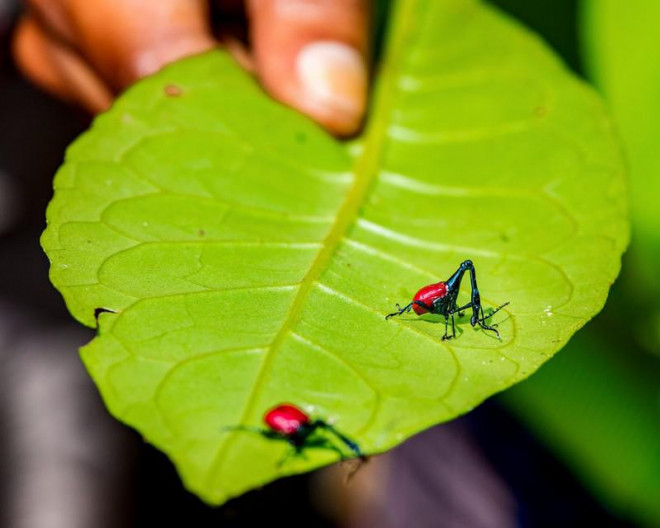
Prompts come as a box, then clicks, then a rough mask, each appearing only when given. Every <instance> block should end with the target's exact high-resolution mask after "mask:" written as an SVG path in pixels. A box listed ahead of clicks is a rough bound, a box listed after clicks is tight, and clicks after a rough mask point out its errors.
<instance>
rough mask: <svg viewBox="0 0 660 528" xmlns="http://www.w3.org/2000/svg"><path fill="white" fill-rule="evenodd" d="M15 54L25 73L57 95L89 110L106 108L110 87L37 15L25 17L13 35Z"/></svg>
mask: <svg viewBox="0 0 660 528" xmlns="http://www.w3.org/2000/svg"><path fill="white" fill-rule="evenodd" d="M13 48H14V56H15V57H16V63H17V64H18V66H19V67H20V68H21V70H22V71H23V73H24V74H25V75H26V76H27V77H28V78H30V79H31V80H32V81H33V82H34V83H35V84H37V85H38V86H41V87H42V88H44V89H45V90H46V91H48V92H50V93H52V94H54V95H56V96H57V97H59V98H61V99H65V100H69V101H73V102H76V103H77V104H80V105H81V106H83V107H84V108H86V109H87V110H89V111H90V112H93V113H96V112H100V111H102V110H105V109H106V108H107V107H108V106H109V105H110V103H111V101H112V94H111V92H110V89H109V88H108V87H107V86H106V85H105V83H104V82H103V81H102V80H101V78H100V77H99V76H98V75H96V73H95V72H94V71H93V70H92V69H91V68H90V67H89V66H88V65H87V64H86V63H85V62H84V61H83V59H82V58H81V57H80V56H78V55H77V54H76V53H75V52H74V51H72V50H71V49H69V48H68V47H66V46H65V45H64V44H62V43H61V42H58V41H57V40H55V39H54V38H52V37H51V36H50V35H49V34H47V33H46V32H45V31H44V30H43V29H42V28H41V26H40V25H39V24H38V23H37V21H36V20H35V18H34V17H31V16H26V17H24V18H23V19H22V20H21V22H20V23H19V25H18V28H17V30H16V33H15V37H14V43H13Z"/></svg>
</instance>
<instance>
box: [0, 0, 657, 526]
mask: <svg viewBox="0 0 660 528" xmlns="http://www.w3.org/2000/svg"><path fill="white" fill-rule="evenodd" d="M494 3H495V4H497V5H499V6H500V7H501V8H503V9H504V10H506V11H508V12H509V13H511V14H512V15H513V16H515V17H516V18H518V19H520V20H521V21H523V22H524V23H526V24H527V25H528V26H530V27H531V28H533V29H534V30H536V31H537V32H539V33H540V34H541V35H543V37H544V38H545V39H546V40H547V41H548V42H549V43H550V45H551V46H552V47H553V48H554V49H555V50H556V51H557V52H558V53H559V54H560V55H561V56H562V57H563V58H564V60H565V61H566V62H567V64H568V65H569V66H570V67H571V68H572V69H573V70H574V71H576V72H577V73H578V74H581V75H582V74H584V72H585V66H584V62H583V57H582V55H581V53H580V40H579V38H578V35H579V34H578V25H579V18H578V15H579V12H578V9H579V7H580V6H579V5H578V2H577V1H571V0H537V1H536V2H528V1H525V0H497V1H496V2H494ZM15 9H16V6H15V5H13V3H11V2H8V1H6V0H0V35H1V37H0V38H1V39H2V42H1V46H2V47H1V49H0V361H2V369H1V370H0V398H1V399H2V402H1V405H0V471H1V473H0V474H1V475H2V476H3V478H2V480H1V481H0V526H7V527H30V528H41V527H47V528H56V527H60V526H62V527H67V528H75V527H90V526H94V527H98V528H102V527H105V526H107V527H124V526H126V527H132V526H135V527H143V526H152V525H158V524H166V525H186V526H227V527H247V526H257V525H262V524H264V523H268V522H270V523H273V522H281V521H285V522H286V524H287V525H288V526H290V527H295V526H312V527H317V526H318V527H333V526H336V527H339V526H348V527H354V528H367V527H378V528H399V527H403V526H406V527H408V526H415V527H419V528H425V527H477V528H480V527H506V526H512V527H513V526H521V527H536V526H539V527H545V526H548V527H549V526H553V527H555V526H585V525H587V524H589V525H591V524H593V525H596V526H601V527H602V526H637V525H647V526H651V525H654V524H655V523H656V522H658V525H660V517H659V516H658V511H657V508H656V509H655V513H654V511H653V510H654V507H653V504H652V503H653V493H654V488H653V486H657V484H658V478H660V476H659V475H660V471H657V470H659V469H660V467H659V465H658V460H659V456H660V455H659V453H658V446H657V444H658V439H659V438H660V437H659V436H658V435H657V432H658V412H657V406H658V398H657V396H658V394H657V392H658V391H657V380H658V370H659V369H658V362H657V356H654V355H653V354H649V353H648V351H646V350H645V346H644V344H643V343H642V344H640V343H638V341H637V340H636V337H635V334H634V332H633V331H632V330H631V329H627V328H626V322H625V320H622V314H625V313H626V312H627V307H628V303H629V302H631V298H633V299H634V292H633V290H634V288H637V287H638V284H637V283H636V279H635V277H634V275H632V276H631V275H630V274H631V273H632V272H628V270H627V268H624V277H623V278H622V279H621V280H620V281H619V283H617V285H615V289H614V291H613V293H612V295H611V300H610V303H609V304H608V308H606V310H605V311H604V313H603V314H601V315H600V316H598V317H597V318H596V319H595V320H594V321H593V322H592V323H590V324H589V325H588V327H587V328H586V329H585V330H583V331H582V332H581V333H580V334H579V335H578V337H577V338H576V339H574V340H573V341H572V342H571V344H570V345H569V346H568V347H567V349H566V350H564V351H562V352H560V353H559V354H558V356H557V357H556V358H555V359H553V360H552V361H550V362H549V363H548V365H546V366H544V367H543V368H542V369H541V370H540V371H539V373H537V374H536V375H534V376H533V377H532V379H530V380H529V381H526V382H524V383H522V384H521V385H520V386H519V387H516V388H514V389H513V390H510V391H508V392H507V393H506V394H505V395H504V397H503V398H495V399H492V400H491V401H489V402H487V403H485V404H483V405H482V406H480V407H479V408H477V409H476V410H474V411H473V412H471V413H470V414H469V415H467V416H464V417H462V418H460V419H458V420H455V421H454V422H452V423H450V424H446V425H442V426H439V427H436V428H434V429H431V430H429V431H427V432H425V433H423V434H421V435H418V436H417V437H415V438H413V439H411V440H409V441H408V442H406V443H405V444H404V445H402V446H400V447H399V448H397V449H394V450H393V451H391V452H390V453H388V454H386V455H383V456H381V457H376V458H375V459H373V460H372V461H371V462H370V463H369V464H368V465H367V467H366V468H365V469H364V470H362V471H361V472H360V473H359V474H358V475H357V476H356V478H355V479H354V481H353V482H352V484H351V485H350V486H348V487H346V486H344V485H343V484H342V481H343V477H342V470H341V468H336V467H335V468H329V469H326V470H323V471H319V472H316V473H314V474H311V475H302V476H298V477H293V478H288V479H283V480H280V481H278V482H275V483H273V484H271V485H268V486H266V487H265V488H263V489H261V490H256V491H253V492H250V493H248V494H246V495H245V496H243V497H241V498H238V499H235V500H233V501H231V502H229V503H228V504H227V505H225V506H223V507H221V508H210V507H208V506H206V505H204V504H203V503H201V502H200V501H199V500H198V499H197V498H196V497H194V496H192V495H190V494H189V493H187V492H186V491H185V490H184V489H183V488H182V486H181V483H180V481H179V479H178V477H177V475H176V473H175V471H174V468H173V467H172V465H171V464H170V462H169V461H168V460H167V458H166V457H165V456H164V455H162V454H161V453H159V452H158V451H156V450H155V449H153V448H152V447H150V446H148V445H146V444H145V443H143V442H142V441H141V439H140V437H139V435H138V434H136V433H135V432H134V431H132V430H130V429H128V428H126V427H124V426H123V425H121V424H119V423H117V422H116V421H114V420H113V419H112V418H110V417H109V415H108V414H107V412H106V411H105V409H104V408H103V406H102V403H101V402H100V399H99V397H98V395H97V393H96V390H95V388H94V386H93V384H92V383H91V381H90V380H89V378H88V377H87V375H86V373H85V372H84V369H83V367H82V364H81V363H80V361H79V359H78V356H77V353H76V350H77V348H78V347H79V346H80V345H82V344H84V343H85V342H87V341H88V340H90V339H91V338H92V336H93V332H92V331H90V330H88V329H84V328H82V327H80V326H79V325H77V324H76V323H75V322H74V321H73V320H72V319H71V317H70V316H69V315H68V312H67V311H66V308H65V306H64V304H63V302H62V299H61V297H60V296H59V294H58V293H57V292H56V291H55V289H54V288H53V287H52V286H51V284H50V283H49V281H48V263H47V259H46V257H45V255H44V254H43V252H42V250H41V248H40V246H39V236H40V234H41V231H42V230H43V228H44V212H45V208H46V205H47V203H48V200H49V199H50V196H51V193H52V177H53V174H54V172H55V171H56V169H57V167H58V165H59V164H60V163H61V161H62V158H63V153H64V150H65V148H66V146H67V145H68V144H69V143H70V142H71V141H72V140H73V139H74V138H75V137H76V136H77V135H78V134H79V133H81V132H82V131H83V130H84V129H85V128H86V127H87V126H88V125H89V118H88V116H87V115H85V114H83V113H82V112H80V111H78V110H76V109H74V108H71V107H69V106H67V105H65V104H63V103H61V102H58V101H57V100H55V99H53V98H51V97H49V96H47V95H45V94H44V93H43V92H41V91H39V90H38V89H36V88H34V87H33V86H31V85H30V84H29V83H28V82H27V81H25V80H23V79H22V77H21V75H20V74H19V73H18V72H17V71H16V69H15V67H14V66H13V64H12V61H11V56H10V53H9V46H10V36H11V27H12V23H13V21H15V17H16V11H15ZM628 258H629V257H627V259H628ZM626 262H627V261H626ZM627 273H628V275H627ZM631 284H632V285H633V286H631ZM610 305H613V308H610ZM624 308H626V309H624ZM633 312H634V310H633ZM613 329H614V331H613ZM640 424H641V425H640ZM617 479H619V480H626V481H625V482H618V483H617V482H616V481H617ZM657 490H658V488H655V491H657ZM646 495H649V497H650V498H649V497H646ZM656 499H657V501H658V502H660V495H657V496H656ZM283 511H284V512H288V511H294V512H295V515H294V516H289V515H288V514H286V513H283ZM654 516H655V517H654Z"/></svg>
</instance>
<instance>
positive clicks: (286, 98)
mask: <svg viewBox="0 0 660 528" xmlns="http://www.w3.org/2000/svg"><path fill="white" fill-rule="evenodd" d="M248 7H249V16H250V23H251V39H252V43H253V47H254V54H255V62H256V68H257V73H258V75H259V77H260V79H261V82H262V84H263V85H264V86H265V87H266V89H267V90H268V91H269V92H270V93H271V94H273V95H274V96H275V97H277V98H278V99H280V100H281V101H283V102H285V103H287V104H289V105H291V106H293V107H294V108H297V109H298V110H301V111H302V112H304V113H306V114H308V115H309V116H311V117H312V118H314V119H316V120H317V121H318V122H320V123H321V124H322V125H324V126H325V127H326V128H328V130H330V131H331V132H333V133H335V134H338V135H351V134H354V133H355V132H356V131H357V130H358V129H359V127H360V124H361V122H362V119H363V117H364V112H365V107H366V94H367V70H366V61H365V56H366V50H367V42H368V36H369V35H368V33H369V28H368V20H369V12H368V2H367V0H250V1H249V4H248Z"/></svg>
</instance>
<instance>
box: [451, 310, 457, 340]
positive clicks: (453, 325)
mask: <svg viewBox="0 0 660 528" xmlns="http://www.w3.org/2000/svg"><path fill="white" fill-rule="evenodd" d="M451 336H452V337H453V338H454V339H456V325H455V324H454V312H452V313H451Z"/></svg>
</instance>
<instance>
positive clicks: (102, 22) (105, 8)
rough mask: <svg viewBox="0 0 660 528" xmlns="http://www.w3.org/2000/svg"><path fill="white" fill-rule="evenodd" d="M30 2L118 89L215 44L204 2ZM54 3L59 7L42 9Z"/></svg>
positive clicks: (148, 0)
mask: <svg viewBox="0 0 660 528" xmlns="http://www.w3.org/2000/svg"><path fill="white" fill-rule="evenodd" d="M30 2H31V3H32V5H33V6H35V7H36V8H37V9H40V13H41V14H42V18H45V19H46V20H49V21H53V22H54V24H53V29H54V30H55V31H58V34H59V36H60V37H61V38H64V39H67V40H68V41H69V42H70V43H71V44H72V45H73V46H75V47H76V48H77V49H78V50H80V52H81V54H82V55H84V57H85V58H86V59H87V60H88V61H89V63H90V64H91V65H92V66H93V68H94V69H95V70H96V71H97V72H99V74H100V75H101V76H102V77H103V78H104V79H105V80H106V81H107V82H108V83H109V84H110V85H111V86H112V87H113V88H115V89H117V90H119V89H122V88H125V87H126V86H128V85H130V84H132V83H133V82H134V81H135V80H137V79H139V78H141V77H144V76H145V75H148V74H150V73H153V72H155V71H157V70H159V69H160V68H161V67H162V66H164V65H165V64H168V63H170V62H172V61H174V60H177V59H179V58H182V57H185V56H188V55H193V54H195V53H200V52H202V51H205V50H207V49H209V48H212V47H213V46H214V45H215V41H214V39H213V37H212V35H211V30H210V23H209V18H208V5H207V2H206V0H142V1H140V2H136V1H135V0H94V1H93V2H90V1H89V0H59V1H58V2H53V0H48V1H46V0H30ZM53 4H60V5H61V6H63V7H62V9H60V10H59V11H58V10H55V9H54V8H53V7H50V8H48V7H45V6H52V5H53ZM49 9H50V11H48V10H49ZM62 10H63V11H64V12H65V16H63V15H62V14H61V11H62ZM63 19H64V21H62V20H63Z"/></svg>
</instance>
